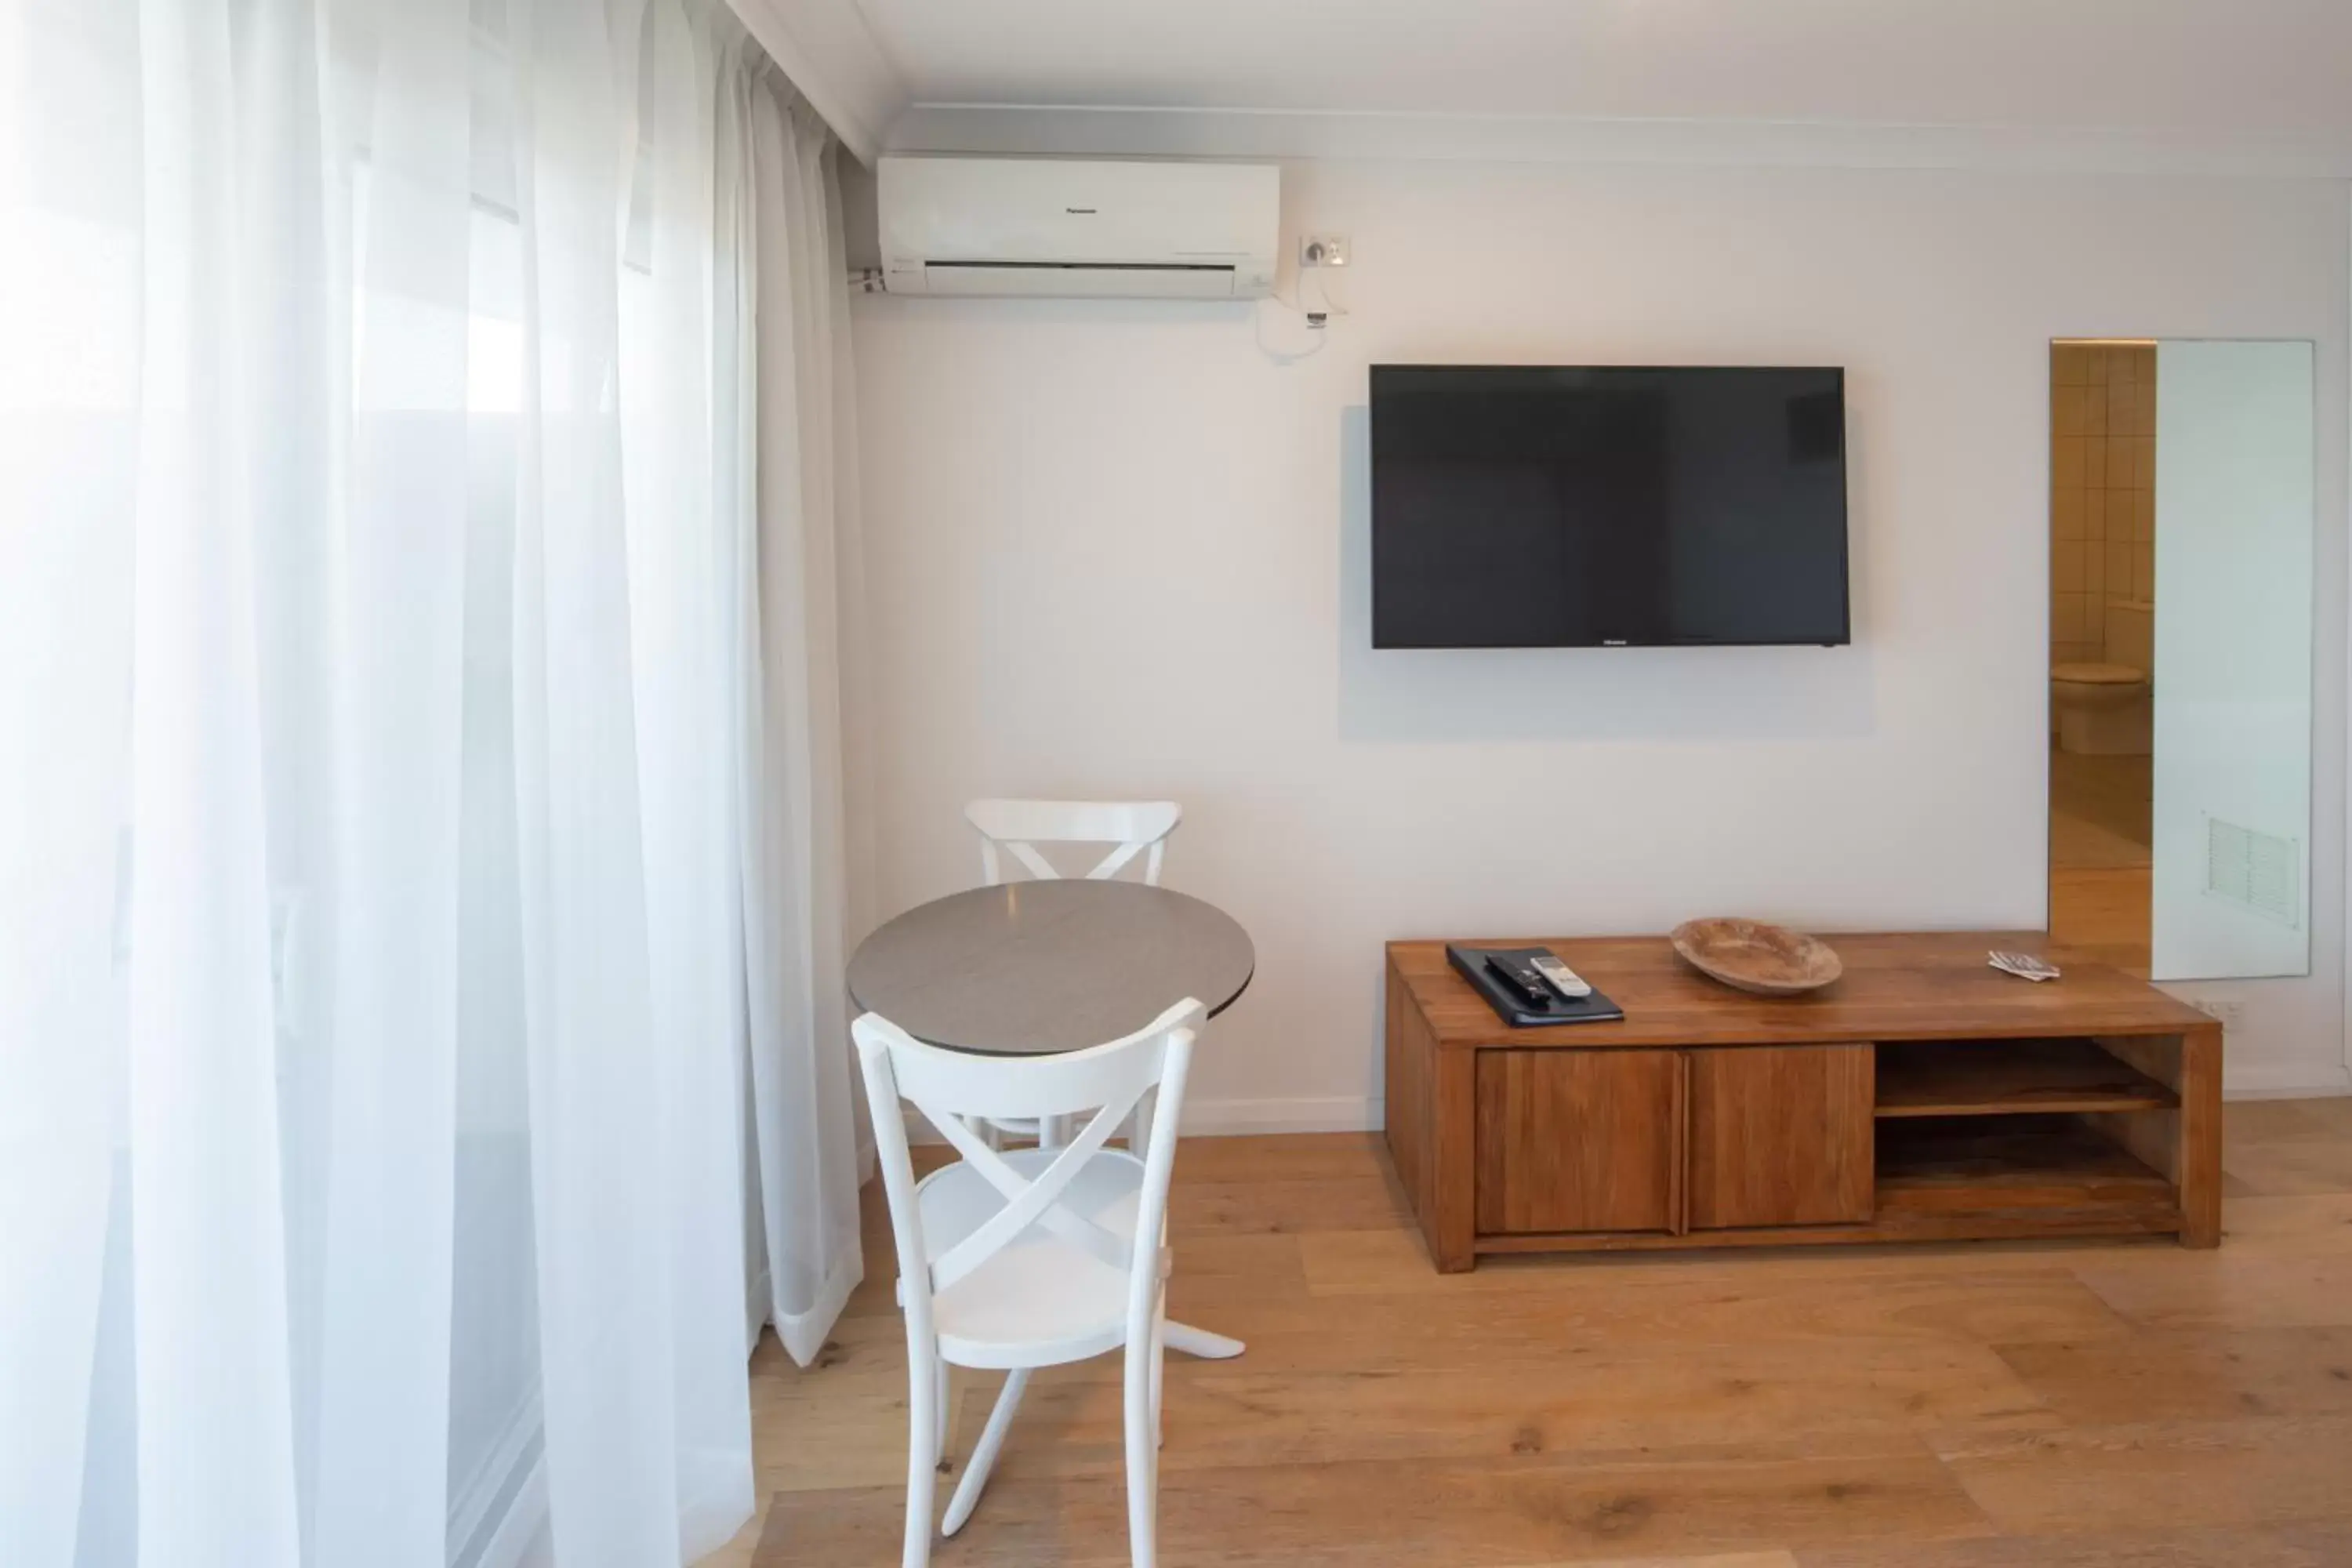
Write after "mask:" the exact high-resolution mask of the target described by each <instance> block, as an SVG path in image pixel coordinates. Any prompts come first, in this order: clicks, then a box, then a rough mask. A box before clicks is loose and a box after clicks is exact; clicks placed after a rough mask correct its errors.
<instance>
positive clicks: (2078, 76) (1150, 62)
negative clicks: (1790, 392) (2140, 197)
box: [857, 0, 2352, 133]
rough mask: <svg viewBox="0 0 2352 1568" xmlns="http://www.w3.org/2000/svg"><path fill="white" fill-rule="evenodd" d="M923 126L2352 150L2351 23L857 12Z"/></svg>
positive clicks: (2335, 17) (1833, 6)
mask: <svg viewBox="0 0 2352 1568" xmlns="http://www.w3.org/2000/svg"><path fill="white" fill-rule="evenodd" d="M857 3H858V5H860V6H861V7H862V9H863V11H864V14H865V16H866V21H867V23H868V25H869V26H870V27H871V29H872V31H873V34H874V37H875V39H876V41H877V44H878V45H879V46H880V48H881V51H882V53H883V55H884V56H885V58H887V59H888V60H889V61H890V63H891V64H892V66H893V67H894V68H895V69H896V71H897V73H898V76H899V77H900V79H901V80H902V84H903V87H904V90H905V93H906V96H907V98H908V100H911V101H912V102H914V103H917V104H942V103H956V104H1017V105H1030V106H1038V105H1052V106H1089V107H1112V108H1120V109H1129V108H1143V107H1149V108H1165V109H1182V110H1312V111H1329V110H1348V111H1357V112H1370V113H1381V114H1427V115H1545V116H1566V117H1575V118H1607V119H1629V118H1630V119H1696V120H1706V121H1759V120H1760V121H1816V122H1830V123H1843V124H1854V123H1864V124H1903V125H1950V126H1976V127H2008V128H2019V129H2041V128H2101V129H2131V130H2141V131H2156V132H2175V133H2199V132H2304V133H2312V132H2323V133H2325V132H2344V131H2352V0H857Z"/></svg>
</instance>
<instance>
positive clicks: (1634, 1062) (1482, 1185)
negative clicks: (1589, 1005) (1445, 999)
mask: <svg viewBox="0 0 2352 1568" xmlns="http://www.w3.org/2000/svg"><path fill="white" fill-rule="evenodd" d="M1681 1057H1682V1053H1680V1052H1678V1051H1612V1050H1597V1051H1573V1050H1570V1051H1559V1050H1554V1051H1537V1050H1482V1051H1480V1052H1479V1053H1478V1073H1477V1080H1478V1082H1477V1088H1478V1131H1477V1148H1478V1183H1477V1196H1478V1229H1479V1230H1480V1231H1481V1232H1482V1233H1484V1234H1486V1235H1489V1236H1502V1235H1541V1234H1545V1233H1549V1232H1565V1231H1596V1230H1656V1231H1672V1230H1677V1229H1679V1228H1681V1216H1682V1191H1681V1186H1682V1163H1683V1150H1682V1130H1683V1094H1682V1083H1683V1063H1682V1059H1681Z"/></svg>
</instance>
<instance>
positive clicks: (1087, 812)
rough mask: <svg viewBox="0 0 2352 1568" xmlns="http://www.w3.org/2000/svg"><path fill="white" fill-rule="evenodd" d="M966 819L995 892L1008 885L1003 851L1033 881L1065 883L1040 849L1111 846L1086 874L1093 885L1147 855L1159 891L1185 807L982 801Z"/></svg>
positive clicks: (1147, 869) (1149, 876)
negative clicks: (1170, 843) (1162, 865)
mask: <svg viewBox="0 0 2352 1568" xmlns="http://www.w3.org/2000/svg"><path fill="white" fill-rule="evenodd" d="M963 814H964V818H965V820H967V821H969V822H970V823H971V825H972V826H973V827H974V828H976V829H978V830H979V833H980V865H981V872H982V876H983V877H984V878H985V879H987V883H988V885H989V886H990V887H992V888H993V887H996V886H998V885H999V884H1001V883H1002V882H1003V880H1004V865H1003V860H1002V858H1000V855H999V851H1000V850H1001V851H1003V853H1006V854H1010V855H1011V856H1012V857H1013V859H1015V860H1017V861H1019V862H1020V863H1021V865H1022V867H1023V868H1024V869H1025V870H1027V871H1028V873H1029V874H1030V875H1031V876H1033V877H1037V878H1040V879H1045V880H1049V881H1050V880H1059V879H1060V878H1061V876H1062V873H1061V872H1060V871H1059V870H1057V869H1055V867H1054V864H1053V862H1052V861H1050V860H1048V859H1046V858H1045V856H1044V855H1043V854H1041V853H1039V851H1038V848H1037V846H1038V845H1040V844H1108V845H1110V846H1111V850H1110V853H1109V854H1108V855H1106V856H1104V857H1103V858H1102V859H1101V860H1100V861H1099V862H1097V864H1096V866H1095V868H1093V869H1092V870H1090V871H1088V872H1087V873H1086V879H1087V881H1090V882H1099V881H1105V880H1108V879H1110V878H1112V877H1115V876H1117V875H1118V873H1119V872H1120V871H1122V870H1124V869H1125V868H1127V867H1128V866H1129V864H1130V863H1132V862H1133V861H1134V859H1135V858H1136V857H1137V856H1138V855H1141V856H1143V857H1144V865H1143V880H1144V881H1145V882H1146V883H1147V884H1149V885H1150V886H1151V887H1155V888H1156V887H1158V886H1159V885H1160V858H1161V856H1162V855H1163V854H1164V853H1165V851H1166V848H1167V845H1168V836H1169V835H1170V834H1171V833H1173V832H1175V831H1176V826H1177V824H1179V823H1180V822H1181V821H1182V820H1183V817H1184V808H1183V807H1182V806H1181V805H1177V804H1176V802H1174V801H1172V800H1145V801H1087V800H976V801H973V802H972V803H971V805H967V806H965V807H964V808H963Z"/></svg>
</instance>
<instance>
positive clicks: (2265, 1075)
mask: <svg viewBox="0 0 2352 1568" xmlns="http://www.w3.org/2000/svg"><path fill="white" fill-rule="evenodd" d="M2339 1094H2352V1070H2347V1068H2346V1067H2345V1064H2344V1063H2342V1062H2338V1061H2329V1060H2328V1059H2326V1058H2305V1059H2302V1060H2293V1059H2290V1060H2287V1061H2275V1062H2259V1061H2258V1062H2250V1063H2246V1064H2244V1065H2242V1066H2241V1065H2239V1064H2237V1063H2233V1062H2231V1061H2230V1060H2229V1059H2228V1054H2227V1050H2226V1048H2225V1050H2224V1053H2223V1061H2222V1070H2221V1098H2222V1099H2224V1100H2325V1099H2328V1098H2330V1097H2332V1096H2335V1095H2339Z"/></svg>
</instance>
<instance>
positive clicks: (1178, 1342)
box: [1167, 1322, 1245, 1361]
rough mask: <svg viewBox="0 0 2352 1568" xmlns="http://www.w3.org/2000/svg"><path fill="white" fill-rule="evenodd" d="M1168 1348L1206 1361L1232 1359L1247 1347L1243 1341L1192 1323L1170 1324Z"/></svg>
mask: <svg viewBox="0 0 2352 1568" xmlns="http://www.w3.org/2000/svg"><path fill="white" fill-rule="evenodd" d="M1167 1345H1168V1348H1169V1349H1170V1350H1171V1351H1182V1352H1184V1353H1185V1354H1186V1355H1196V1356H1200V1357H1202V1359H1203V1360H1206V1361H1231V1360H1232V1359H1233V1358H1234V1357H1235V1356H1237V1355H1239V1354H1241V1353H1242V1352H1243V1350H1244V1348H1245V1347H1244V1345H1243V1344H1242V1342H1241V1341H1239V1340H1234V1339H1227V1338H1226V1337H1225V1336H1224V1335H1223V1334H1213V1333H1211V1332H1210V1331H1208V1330H1206V1329H1196V1328H1194V1327H1193V1326H1192V1324H1190V1323H1175V1322H1171V1323H1170V1324H1169V1325H1168V1339H1167Z"/></svg>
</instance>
